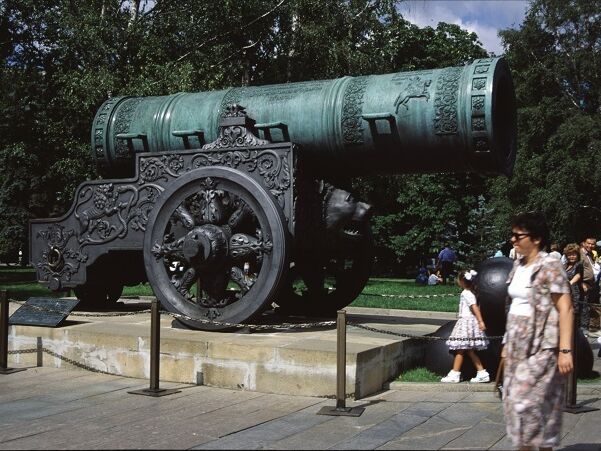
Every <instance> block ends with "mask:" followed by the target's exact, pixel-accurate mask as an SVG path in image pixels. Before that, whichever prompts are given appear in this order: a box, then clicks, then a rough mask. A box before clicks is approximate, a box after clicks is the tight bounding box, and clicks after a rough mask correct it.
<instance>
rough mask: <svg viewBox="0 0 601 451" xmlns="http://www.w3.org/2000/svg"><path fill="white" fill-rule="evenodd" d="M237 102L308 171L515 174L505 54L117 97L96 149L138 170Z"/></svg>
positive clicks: (188, 145) (194, 139) (110, 167)
mask: <svg viewBox="0 0 601 451" xmlns="http://www.w3.org/2000/svg"><path fill="white" fill-rule="evenodd" d="M232 104H239V105H241V106H243V107H244V108H245V109H246V113H247V114H248V116H250V117H251V118H252V119H254V120H255V121H256V129H257V133H258V134H259V135H260V136H261V137H265V138H268V139H271V140H273V141H291V142H294V143H296V144H298V145H299V148H300V155H301V158H302V160H303V165H306V166H307V167H308V170H309V171H310V173H311V174H314V175H315V176H324V175H327V174H341V173H344V174H348V175H365V174H368V173H410V172H482V173H492V174H509V173H511V170H512V168H513V163H514V160H515V147H516V118H515V105H514V104H515V100H514V90H513V83H512V79H511V74H510V71H509V67H508V65H507V63H506V61H505V60H504V59H503V58H485V59H478V60H475V61H474V62H472V63H471V64H469V65H465V66H463V67H448V68H444V69H434V70H420V71H414V72H398V73H392V74H384V75H369V76H359V77H343V78H338V79H335V80H315V81H306V82H300V83H287V84H279V85H269V86H247V87H239V88H231V89H226V90H221V91H213V92H199V93H178V94H173V95H168V96H160V97H113V98H110V99H108V100H107V101H106V102H105V103H104V104H103V105H102V106H101V107H100V109H99V110H98V112H97V113H96V116H95V118H94V122H93V126H92V133H91V134H92V151H93V155H94V158H95V159H96V162H97V163H98V166H99V167H100V169H101V170H102V171H103V172H104V173H105V174H107V175H110V176H129V175H132V174H133V172H134V155H135V153H139V152H163V151H177V150H184V149H194V148H199V147H201V146H202V144H204V143H208V142H212V141H213V140H215V139H216V138H217V137H218V125H219V119H220V117H221V116H222V115H223V114H224V111H225V110H226V108H227V107H228V106H230V105H232Z"/></svg>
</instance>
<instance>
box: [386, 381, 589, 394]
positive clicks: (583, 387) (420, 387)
mask: <svg viewBox="0 0 601 451" xmlns="http://www.w3.org/2000/svg"><path fill="white" fill-rule="evenodd" d="M383 388H384V389H388V390H396V391H425V392H490V393H491V394H492V393H493V392H494V389H495V386H494V383H493V382H490V383H488V384H470V383H469V382H460V383H459V384H443V383H441V382H399V381H394V382H390V383H389V384H385V385H384V387H383ZM578 394H579V395H601V384H579V385H578Z"/></svg>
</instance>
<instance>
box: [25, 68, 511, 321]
mask: <svg viewBox="0 0 601 451" xmlns="http://www.w3.org/2000/svg"><path fill="white" fill-rule="evenodd" d="M237 101H240V102H243V103H242V104H243V105H244V106H245V107H246V108H243V107H241V106H239V104H238V103H237ZM256 120H259V121H260V123H257V122H256ZM215 130H216V131H215ZM205 140H207V141H210V142H209V143H208V144H205ZM92 147H93V152H94V155H95V157H96V158H97V161H98V163H99V166H100V167H101V169H102V170H103V172H104V173H105V174H107V175H109V176H111V175H112V177H113V178H106V179H103V180H96V181H89V182H85V183H83V184H81V185H80V186H79V188H78V189H77V191H76V193H75V200H74V203H73V205H72V207H71V209H70V210H69V212H67V213H66V214H65V215H64V216H62V217H61V218H56V219H40V220H34V221H32V222H31V224H30V243H31V249H30V255H31V262H32V264H33V265H34V266H35V268H36V270H37V275H38V281H39V282H41V283H43V284H45V285H46V286H47V287H48V288H50V289H52V290H65V289H69V288H74V289H75V291H76V294H77V296H78V297H79V298H80V299H82V300H83V301H86V302H89V303H106V302H115V301H116V300H117V299H118V297H119V296H120V294H121V291H122V289H123V286H125V285H134V284H137V283H140V282H144V281H148V282H149V283H150V285H151V287H152V289H153V291H154V293H155V294H156V296H157V298H158V299H159V300H160V301H161V303H162V304H163V306H164V307H165V308H167V309H168V310H169V311H171V312H172V313H174V314H176V316H177V315H179V316H178V318H179V319H180V321H182V322H184V323H185V324H187V325H188V326H190V327H195V328H200V329H224V328H227V327H228V324H231V323H243V322H247V321H252V320H253V319H254V318H256V317H257V315H260V314H261V313H262V312H263V311H264V310H265V309H266V308H268V307H269V306H270V305H272V304H274V303H275V304H277V306H279V307H280V308H281V310H282V311H286V312H289V313H298V314H313V315H316V314H317V315H321V314H327V313H333V312H335V311H336V310H337V309H340V308H342V307H344V306H346V305H348V304H350V303H351V302H352V301H353V300H354V299H355V298H356V297H357V296H358V295H359V293H360V292H361V291H362V289H363V287H364V286H365V284H366V283H367V280H368V277H369V273H370V269H371V262H372V248H373V245H372V241H371V233H370V227H369V217H370V214H371V207H370V206H369V205H367V204H365V203H362V202H358V201H356V200H355V199H354V198H353V197H352V196H351V195H350V193H348V192H346V191H344V190H341V189H338V188H336V187H334V186H332V185H330V184H329V183H327V182H324V181H323V179H324V178H327V177H326V176H328V175H338V176H339V175H341V174H345V175H353V174H368V173H374V172H375V173H381V172H393V173H398V172H415V171H417V172H436V171H443V170H446V171H479V172H490V173H509V172H511V169H512V167H513V160H514V157H515V107H514V105H513V87H512V84H511V77H510V74H509V71H508V69H507V65H506V64H505V62H504V61H503V60H502V59H493V58H491V59H482V60H477V61H476V62H474V63H473V64H472V65H469V66H465V67H463V68H447V69H442V70H433V71H418V72H410V73H399V74H391V75H382V76H371V77H357V78H354V79H353V78H351V77H346V78H343V79H339V80H333V81H323V82H307V83H296V84H290V85H284V86H279V87H255V88H250V87H249V88H234V89H231V90H228V91H220V92H216V93H199V94H177V95H175V96H168V97H151V98H146V99H143V98H126V97H121V98H113V99H109V100H108V101H107V102H105V104H104V105H103V106H102V107H101V108H100V109H99V111H98V113H97V114H96V117H95V119H94V123H93V126H92ZM124 175H129V177H128V178H123V176H124Z"/></svg>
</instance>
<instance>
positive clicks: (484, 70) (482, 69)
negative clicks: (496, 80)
mask: <svg viewBox="0 0 601 451" xmlns="http://www.w3.org/2000/svg"><path fill="white" fill-rule="evenodd" d="M489 67H490V65H488V64H485V65H482V66H476V67H475V68H474V74H486V73H487V72H488V68H489Z"/></svg>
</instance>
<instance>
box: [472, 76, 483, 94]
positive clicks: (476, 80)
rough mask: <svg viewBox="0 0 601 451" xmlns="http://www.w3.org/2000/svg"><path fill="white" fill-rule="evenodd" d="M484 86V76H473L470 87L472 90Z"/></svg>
mask: <svg viewBox="0 0 601 451" xmlns="http://www.w3.org/2000/svg"><path fill="white" fill-rule="evenodd" d="M485 87H486V78H474V80H473V81H472V89H473V90H474V91H482V90H483V89H484V88H485Z"/></svg>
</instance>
